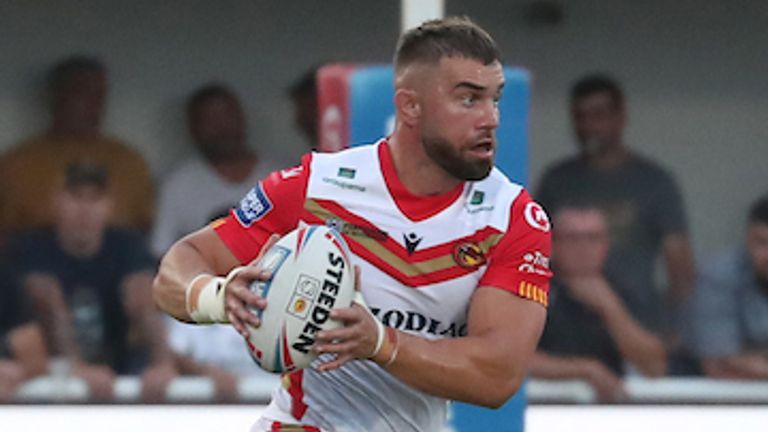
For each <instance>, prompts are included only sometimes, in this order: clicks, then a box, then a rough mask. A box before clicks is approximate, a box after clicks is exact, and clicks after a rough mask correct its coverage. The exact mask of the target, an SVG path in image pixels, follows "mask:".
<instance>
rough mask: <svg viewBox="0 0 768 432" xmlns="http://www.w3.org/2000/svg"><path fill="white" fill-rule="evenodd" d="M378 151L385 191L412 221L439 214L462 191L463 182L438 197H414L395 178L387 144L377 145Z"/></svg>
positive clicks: (395, 173) (384, 142) (393, 165)
mask: <svg viewBox="0 0 768 432" xmlns="http://www.w3.org/2000/svg"><path fill="white" fill-rule="evenodd" d="M378 151H379V164H380V165H381V173H382V175H383V176H384V183H385V184H386V185H387V190H389V194H390V195H391V196H392V199H393V200H394V201H395V204H397V208H398V209H400V211H401V212H402V213H403V215H405V217H407V218H408V219H410V220H412V221H415V222H419V221H423V220H425V219H429V218H431V217H432V216H434V215H436V214H438V213H440V212H441V211H443V210H445V209H446V208H448V206H450V205H451V204H453V202H454V201H456V200H457V199H458V198H459V196H461V192H462V191H463V190H464V182H461V183H459V184H458V185H456V187H455V188H453V189H451V190H450V191H448V192H445V193H442V194H440V195H415V194H413V193H411V191H409V190H408V189H407V188H406V187H405V185H404V184H403V183H401V182H400V179H399V178H398V177H397V171H396V170H395V164H394V163H393V162H392V155H391V154H390V151H389V142H387V141H386V140H384V141H383V142H382V143H381V144H380V145H379V148H378Z"/></svg>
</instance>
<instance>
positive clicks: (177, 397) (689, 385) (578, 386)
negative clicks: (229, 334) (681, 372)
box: [14, 375, 768, 404]
mask: <svg viewBox="0 0 768 432" xmlns="http://www.w3.org/2000/svg"><path fill="white" fill-rule="evenodd" d="M279 383H280V378H279V377H278V376H277V375H275V376H256V377H249V378H242V379H241V380H240V381H239V382H238V392H239V400H240V401H241V402H243V403H259V404H263V403H266V402H268V401H269V399H270V396H271V393H272V391H273V390H274V388H275V387H276V386H278V385H279ZM625 385H626V391H627V395H628V400H627V401H626V402H627V403H629V404H715V403H722V404H768V381H726V380H711V379H706V378H661V379H645V378H640V377H630V378H627V379H626V381H625ZM114 389H115V399H114V400H115V402H116V403H127V404H130V403H140V402H141V399H140V393H141V381H140V379H139V378H137V377H134V376H121V377H118V378H117V379H116V381H115V387H114ZM88 400H89V398H88V387H87V386H86V384H85V382H83V381H82V380H81V379H79V378H74V377H70V376H53V375H49V376H44V377H40V378H37V379H34V380H32V381H30V382H28V383H26V384H24V385H23V386H22V387H20V388H19V390H18V392H17V395H16V397H15V400H14V401H15V402H17V403H51V402H52V403H86V402H88ZM213 400H214V387H213V383H212V382H211V381H210V380H209V379H208V378H205V377H179V378H176V379H174V380H173V381H172V382H171V383H170V385H169V386H168V389H167V392H166V401H167V402H170V403H209V402H212V401H213ZM528 400H529V402H530V403H531V404H548V403H558V404H590V403H594V402H596V401H597V398H596V396H595V392H594V390H593V389H592V387H591V386H590V385H589V384H587V383H586V382H583V381H550V380H539V379H532V380H530V381H529V384H528Z"/></svg>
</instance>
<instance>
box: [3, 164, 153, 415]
mask: <svg viewBox="0 0 768 432" xmlns="http://www.w3.org/2000/svg"><path fill="white" fill-rule="evenodd" d="M112 202H113V201H112V194H111V192H110V189H109V184H108V178H107V172H106V170H105V168H103V167H101V166H98V165H84V164H75V165H71V166H69V167H68V168H67V170H66V176H65V179H64V181H63V184H62V185H61V186H59V187H58V188H57V191H56V192H55V193H54V197H53V212H52V214H54V215H55V224H54V225H53V226H52V227H49V228H40V229H36V230H32V231H29V232H25V233H21V234H18V235H17V237H16V238H14V239H13V241H12V242H11V245H10V251H11V254H10V256H12V257H13V258H14V259H15V266H16V271H17V272H18V273H19V275H20V278H21V281H22V284H23V286H24V287H25V288H26V289H27V290H28V292H29V294H30V296H31V299H32V305H33V309H34V311H35V312H36V314H37V316H38V317H39V320H40V321H41V323H42V324H43V327H44V330H45V336H46V340H47V343H48V347H49V349H50V351H51V352H52V353H53V354H54V355H56V356H59V357H61V358H64V359H66V360H68V361H69V364H70V368H71V372H72V374H73V375H74V376H78V377H80V378H82V379H84V380H85V381H86V382H87V383H88V385H89V387H90V389H91V395H92V397H93V398H94V399H96V400H108V399H110V398H111V396H112V387H113V378H114V375H115V374H116V373H117V374H132V373H138V372H139V371H141V370H142V369H143V368H144V367H145V366H146V364H147V363H148V362H149V360H148V357H150V356H151V357H152V358H151V360H152V363H153V365H160V364H161V360H165V359H166V358H167V354H166V351H165V350H164V348H165V345H164V341H163V340H162V336H163V332H162V331H158V327H159V324H160V322H161V321H160V316H159V315H158V313H157V311H156V310H155V309H154V305H153V303H152V295H151V291H150V289H151V284H152V277H153V274H154V261H153V259H152V258H151V256H150V254H149V252H148V251H147V249H146V247H145V244H144V242H143V240H142V238H141V236H140V235H139V234H137V233H134V232H131V231H128V230H125V229H119V228H108V227H107V221H108V220H109V217H110V212H111V211H112Z"/></svg>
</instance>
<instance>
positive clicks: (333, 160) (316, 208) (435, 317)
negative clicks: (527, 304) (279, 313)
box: [214, 140, 551, 432]
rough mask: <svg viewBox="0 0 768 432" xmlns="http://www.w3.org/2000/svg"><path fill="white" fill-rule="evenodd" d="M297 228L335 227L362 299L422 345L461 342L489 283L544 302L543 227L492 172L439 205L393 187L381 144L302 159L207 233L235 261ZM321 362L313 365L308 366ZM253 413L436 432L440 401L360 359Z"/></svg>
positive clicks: (336, 427) (291, 384) (347, 427)
mask: <svg viewBox="0 0 768 432" xmlns="http://www.w3.org/2000/svg"><path fill="white" fill-rule="evenodd" d="M300 223H308V224H326V225H330V226H333V227H335V228H337V229H338V230H339V231H340V232H341V233H342V234H343V235H344V237H345V239H346V240H347V243H348V244H349V246H350V249H351V250H352V252H353V255H354V257H353V262H354V264H356V265H358V266H360V268H361V289H362V294H363V297H364V298H365V300H366V302H367V303H368V305H369V306H370V308H371V310H372V311H373V312H374V314H375V315H376V316H377V317H378V318H379V319H380V320H381V321H382V322H383V323H384V324H385V325H387V326H390V327H394V328H396V329H399V330H401V331H405V332H408V333H411V334H415V335H419V336H421V337H424V338H427V339H439V338H446V337H460V336H464V335H466V331H467V311H468V306H469V303H470V299H471V297H472V294H473V293H474V291H475V289H476V288H477V287H479V286H491V287H495V288H498V289H502V290H505V291H509V292H510V293H512V294H514V295H518V296H521V297H524V298H526V299H530V300H531V301H535V302H538V303H541V304H542V305H546V304H547V297H548V290H549V279H550V277H551V273H550V271H549V254H550V234H549V229H550V225H549V220H548V219H547V215H546V213H545V212H544V210H543V209H542V208H541V206H539V205H538V204H537V203H535V202H534V201H533V200H532V199H531V198H530V196H529V195H528V193H527V192H526V191H525V190H524V189H523V188H522V187H521V186H520V185H517V184H514V183H512V182H510V181H509V180H508V179H507V178H506V177H505V176H504V175H503V174H502V173H501V172H500V171H498V170H497V169H495V168H494V169H493V171H492V172H491V174H490V175H489V176H488V177H487V178H486V179H484V180H481V181H476V182H464V183H462V184H460V185H458V186H457V187H456V188H455V189H454V190H452V191H449V192H447V193H445V194H442V195H439V196H429V197H423V196H415V195H413V194H411V193H410V192H408V190H406V188H405V187H404V186H403V185H402V183H400V181H399V180H398V178H397V175H396V173H395V169H394V166H393V164H392V160H391V156H390V153H389V147H388V144H387V142H386V140H382V141H380V142H379V143H378V144H376V145H370V146H363V147H355V148H352V149H348V150H345V151H342V152H339V153H332V154H330V153H328V154H320V153H316V154H312V155H308V156H306V157H304V159H303V160H302V164H301V165H300V166H298V167H295V168H292V169H287V170H283V171H279V172H275V173H273V174H271V175H270V176H269V177H268V178H266V179H265V180H263V181H262V182H260V183H259V184H258V185H257V186H256V187H254V189H253V190H252V191H251V192H250V193H249V194H248V195H247V196H246V197H245V198H243V200H242V201H241V203H240V205H239V206H238V207H237V208H235V209H234V210H233V211H232V213H231V215H230V216H229V217H228V218H226V219H223V220H220V221H218V222H216V223H215V224H214V228H215V229H216V232H217V233H218V234H219V236H220V237H221V238H222V240H223V241H224V242H225V243H226V244H227V246H228V247H229V248H230V249H231V251H232V252H233V253H234V254H235V256H236V257H237V258H238V259H239V260H240V261H241V262H243V263H248V262H250V261H251V260H253V259H254V258H255V257H256V255H257V254H258V252H259V250H260V248H261V245H262V244H264V242H265V241H266V240H267V238H268V237H269V236H270V235H271V234H272V233H278V234H284V233H287V232H289V231H291V230H292V229H294V228H295V227H296V226H297V225H298V224H300ZM320 360H322V359H320ZM283 382H284V386H283V388H280V389H278V390H276V392H275V394H274V397H273V401H272V404H271V405H270V407H269V408H268V409H267V411H266V413H265V416H266V417H267V418H268V419H269V420H274V421H280V422H285V423H300V424H304V425H312V426H315V427H318V428H320V429H322V430H328V431H397V432H403V431H437V430H441V429H442V427H443V425H444V422H445V417H446V408H447V404H446V401H445V400H444V399H442V398H439V397H435V396H431V395H428V394H426V393H424V392H421V391H419V390H416V389H414V388H412V387H410V386H408V385H407V384H405V383H403V382H402V381H400V380H399V379H398V378H396V377H394V376H392V375H391V374H389V373H388V372H387V371H385V370H384V369H383V368H381V367H379V366H378V365H376V364H375V363H373V362H371V361H367V360H361V361H354V362H350V363H348V364H346V365H344V366H343V367H341V368H340V369H337V370H335V371H331V372H325V373H322V374H320V373H318V372H316V371H315V370H314V369H305V370H303V371H298V372H294V373H292V374H290V375H287V376H285V377H284V379H283Z"/></svg>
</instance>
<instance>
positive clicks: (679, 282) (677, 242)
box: [663, 234, 696, 306]
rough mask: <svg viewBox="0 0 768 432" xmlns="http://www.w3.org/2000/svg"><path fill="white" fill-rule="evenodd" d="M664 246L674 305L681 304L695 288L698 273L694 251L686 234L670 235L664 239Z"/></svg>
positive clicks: (670, 294)
mask: <svg viewBox="0 0 768 432" xmlns="http://www.w3.org/2000/svg"><path fill="white" fill-rule="evenodd" d="M663 248H664V260H665V263H666V271H667V284H668V285H669V296H670V300H672V304H673V305H675V306H679V305H681V304H683V303H684V302H685V300H686V299H687V298H688V296H689V295H690V293H691V291H692V290H693V284H694V280H695V273H696V264H695V262H694V258H693V252H692V250H691V245H690V242H689V241H688V238H687V237H686V236H685V235H684V234H670V235H668V236H667V237H666V238H665V239H664V245H663Z"/></svg>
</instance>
